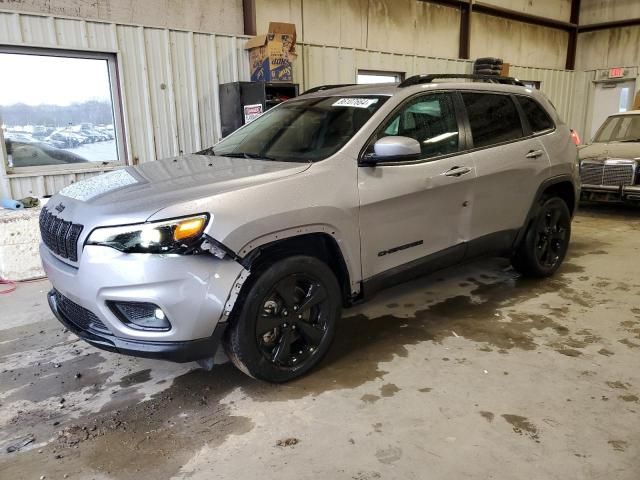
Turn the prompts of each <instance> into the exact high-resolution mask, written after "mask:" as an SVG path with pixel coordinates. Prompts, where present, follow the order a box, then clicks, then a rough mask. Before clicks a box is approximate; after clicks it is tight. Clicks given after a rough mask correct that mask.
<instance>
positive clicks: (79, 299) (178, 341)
mask: <svg viewBox="0 0 640 480" xmlns="http://www.w3.org/2000/svg"><path fill="white" fill-rule="evenodd" d="M40 255H41V258H42V264H43V267H44V270H45V272H46V274H47V276H48V277H49V280H50V282H51V283H52V285H53V287H54V290H52V291H51V292H50V293H49V295H48V301H49V305H50V307H51V310H52V311H53V313H54V314H55V316H56V317H57V318H58V320H59V321H60V322H62V323H63V324H64V325H65V326H66V327H67V328H69V330H71V331H72V332H74V333H75V334H77V335H78V336H79V337H81V338H83V339H84V340H86V341H87V342H89V343H91V344H92V345H94V346H96V347H98V348H102V349H105V350H110V351H116V352H120V353H124V354H128V355H134V356H142V357H151V358H161V359H166V360H172V361H177V362H187V361H192V360H198V359H202V358H207V357H212V356H214V355H215V352H216V349H217V346H218V344H219V341H220V339H221V337H222V334H223V333H224V329H225V328H226V319H227V317H228V314H229V312H230V311H231V309H232V308H233V303H234V301H235V298H236V297H237V292H238V291H239V289H240V287H241V286H242V281H243V280H244V278H246V275H247V271H246V270H245V269H244V267H243V266H242V265H240V264H239V263H238V262H236V261H235V260H233V259H230V258H225V259H219V258H216V257H214V256H213V255H156V254H124V253H122V252H119V251H117V250H114V249H112V248H109V247H103V246H91V245H89V246H85V248H84V249H83V252H82V256H81V257H80V261H79V264H78V268H76V267H73V266H71V265H68V264H66V263H65V262H63V261H61V260H60V259H58V258H57V257H55V256H54V255H53V254H52V253H51V252H50V251H49V250H48V249H47V248H46V247H45V246H44V245H41V246H40ZM114 302H124V303H127V304H135V303H145V304H151V305H153V306H157V307H158V309H161V310H162V312H164V315H166V319H167V320H168V322H169V324H170V326H169V327H167V328H166V329H165V330H158V329H148V328H147V329H144V328H139V327H137V326H136V325H132V324H131V323H125V321H123V320H122V317H121V316H119V315H118V314H117V312H116V311H114V309H113V304H114Z"/></svg>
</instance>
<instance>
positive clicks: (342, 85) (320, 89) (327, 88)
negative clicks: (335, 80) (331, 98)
mask: <svg viewBox="0 0 640 480" xmlns="http://www.w3.org/2000/svg"><path fill="white" fill-rule="evenodd" d="M354 85H356V84H355V83H341V84H336V85H320V86H318V87H313V88H310V89H309V90H305V91H304V92H303V93H301V94H300V95H306V94H307V93H315V92H322V91H324V90H331V89H332V88H340V87H353V86H354Z"/></svg>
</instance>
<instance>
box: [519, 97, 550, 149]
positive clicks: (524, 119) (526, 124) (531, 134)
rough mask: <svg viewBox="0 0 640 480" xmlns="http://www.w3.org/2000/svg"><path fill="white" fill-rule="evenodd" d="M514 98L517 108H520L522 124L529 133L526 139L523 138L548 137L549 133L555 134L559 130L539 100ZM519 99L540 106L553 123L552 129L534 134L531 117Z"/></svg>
mask: <svg viewBox="0 0 640 480" xmlns="http://www.w3.org/2000/svg"><path fill="white" fill-rule="evenodd" d="M512 96H513V99H514V101H515V104H516V107H517V108H518V112H519V113H520V120H521V121H522V122H523V123H522V126H523V131H524V132H525V133H527V135H525V137H523V138H533V137H539V136H541V135H547V134H549V133H553V132H555V131H556V129H557V128H558V126H557V125H556V122H555V121H554V120H553V117H552V116H551V115H550V114H549V112H548V111H547V109H546V108H544V107H543V106H542V105H541V104H540V102H539V101H538V100H536V99H535V98H533V97H531V96H529V95H522V94H512ZM518 97H521V98H526V99H528V100H530V101H532V102H533V103H535V104H536V105H537V106H538V108H539V109H541V110H542V111H543V112H544V113H545V115H546V116H547V117H548V118H549V120H550V121H551V125H552V127H551V128H546V129H544V130H540V131H539V132H534V131H533V128H531V124H530V123H529V117H527V114H526V112H525V111H524V108H522V105H520V101H519V100H518Z"/></svg>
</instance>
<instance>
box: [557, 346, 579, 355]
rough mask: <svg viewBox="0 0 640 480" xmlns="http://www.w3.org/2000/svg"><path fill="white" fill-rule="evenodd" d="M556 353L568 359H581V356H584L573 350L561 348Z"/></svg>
mask: <svg viewBox="0 0 640 480" xmlns="http://www.w3.org/2000/svg"><path fill="white" fill-rule="evenodd" d="M556 352H558V353H560V354H562V355H566V356H567V357H579V356H580V355H582V352H581V351H579V350H575V349H573V348H560V349H558V350H556Z"/></svg>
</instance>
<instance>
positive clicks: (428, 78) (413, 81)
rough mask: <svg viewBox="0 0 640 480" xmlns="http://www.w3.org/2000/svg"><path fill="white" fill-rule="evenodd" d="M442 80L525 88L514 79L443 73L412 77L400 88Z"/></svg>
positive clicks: (400, 85)
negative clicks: (471, 81) (449, 79)
mask: <svg viewBox="0 0 640 480" xmlns="http://www.w3.org/2000/svg"><path fill="white" fill-rule="evenodd" d="M442 78H464V79H468V80H477V81H479V82H487V83H501V84H504V85H518V86H520V87H524V86H525V85H524V83H522V82H521V81H520V80H518V79H517V78H513V77H501V76H498V75H469V74H464V73H441V74H431V75H413V76H412V77H409V78H407V79H406V80H405V81H404V82H401V83H400V84H399V85H398V87H410V86H412V85H420V84H422V83H432V82H433V81H434V80H437V79H442Z"/></svg>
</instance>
